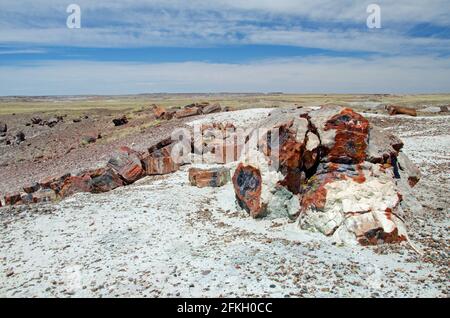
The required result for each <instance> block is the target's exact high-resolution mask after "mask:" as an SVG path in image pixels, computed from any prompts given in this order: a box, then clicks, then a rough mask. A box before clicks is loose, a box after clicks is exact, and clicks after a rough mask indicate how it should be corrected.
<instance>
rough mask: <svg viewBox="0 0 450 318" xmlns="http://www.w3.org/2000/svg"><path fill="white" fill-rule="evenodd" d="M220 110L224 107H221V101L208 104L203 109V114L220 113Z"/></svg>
mask: <svg viewBox="0 0 450 318" xmlns="http://www.w3.org/2000/svg"><path fill="white" fill-rule="evenodd" d="M220 111H222V108H221V107H220V104H219V103H216V104H212V105H207V106H205V107H203V109H202V113H203V114H211V113H218V112H220Z"/></svg>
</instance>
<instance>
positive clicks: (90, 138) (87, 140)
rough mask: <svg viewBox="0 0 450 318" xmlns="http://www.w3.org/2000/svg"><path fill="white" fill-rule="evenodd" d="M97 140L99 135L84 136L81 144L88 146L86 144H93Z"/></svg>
mask: <svg viewBox="0 0 450 318" xmlns="http://www.w3.org/2000/svg"><path fill="white" fill-rule="evenodd" d="M96 141H97V137H95V136H83V137H82V138H81V145H82V146H86V145H89V144H92V143H94V142H96Z"/></svg>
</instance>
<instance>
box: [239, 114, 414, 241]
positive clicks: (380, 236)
mask: <svg viewBox="0 0 450 318" xmlns="http://www.w3.org/2000/svg"><path fill="white" fill-rule="evenodd" d="M305 111H306V112H305ZM260 128H265V129H266V133H265V134H263V137H262V139H261V140H262V141H263V142H262V143H259V144H258V146H257V147H256V148H255V147H252V146H251V145H252V143H250V140H251V139H252V138H253V137H251V138H250V139H249V140H248V141H247V144H246V145H245V147H244V148H245V150H246V151H245V152H244V153H243V155H242V157H241V158H240V163H239V165H238V167H237V169H236V171H235V172H234V175H233V179H232V180H233V186H234V191H235V195H236V201H237V203H238V205H239V206H240V207H241V208H243V209H244V210H246V211H247V212H248V213H249V214H250V215H251V216H253V217H269V218H280V217H287V218H290V219H296V218H297V222H298V226H299V227H301V228H302V229H308V230H312V231H318V232H321V233H323V234H324V235H327V236H330V237H332V239H333V240H335V241H337V242H341V243H346V244H347V243H348V244H354V243H359V244H362V245H372V244H379V243H396V242H401V241H405V240H407V231H406V226H405V217H406V215H405V213H404V212H403V208H404V207H406V208H408V209H409V207H408V206H409V203H408V205H406V204H404V202H405V199H404V195H405V194H408V195H409V192H407V190H405V186H404V185H405V184H406V187H407V188H409V187H408V183H409V185H410V186H414V184H415V183H416V182H417V181H418V180H419V178H420V171H419V169H418V168H417V167H416V166H415V165H414V164H413V163H412V162H411V161H410V160H409V159H408V158H407V157H406V155H405V154H404V153H403V152H402V151H401V150H402V147H403V143H402V141H401V140H400V139H399V138H398V137H396V136H394V135H392V134H389V133H387V132H385V131H383V130H382V129H379V128H377V127H371V126H370V125H369V122H368V120H367V119H366V118H364V117H363V116H362V115H360V114H358V113H356V112H354V111H353V110H351V109H348V108H341V107H335V106H324V107H321V108H320V109H311V108H310V109H277V110H274V111H273V112H272V113H271V115H270V116H269V117H268V118H267V119H265V120H264V121H263V122H262V123H261V124H260ZM276 141H278V142H276ZM276 162H278V165H276V164H275V165H274V163H276ZM406 180H407V182H406ZM408 201H410V202H413V200H408Z"/></svg>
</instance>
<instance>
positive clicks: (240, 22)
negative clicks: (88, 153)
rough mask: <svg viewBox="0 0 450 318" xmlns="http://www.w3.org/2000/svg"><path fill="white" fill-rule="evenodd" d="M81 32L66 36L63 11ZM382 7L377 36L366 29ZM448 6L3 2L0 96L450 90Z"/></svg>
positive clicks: (310, 0) (343, 0)
mask: <svg viewBox="0 0 450 318" xmlns="http://www.w3.org/2000/svg"><path fill="white" fill-rule="evenodd" d="M71 3H75V4H78V5H79V6H80V8H81V28H80V29H69V28H67V26H66V20H67V17H68V15H69V13H66V8H67V6H68V5H69V4H71ZM371 3H376V4H378V5H379V6H380V8H381V26H382V28H381V29H369V28H368V27H367V25H366V20H367V17H368V16H369V13H367V12H366V9H367V6H368V5H369V4H371ZM449 8H450V0H428V1H423V0H378V1H376V0H371V1H365V0H339V1H338V0H277V1H274V0H245V1H233V0H202V1H201V0H148V1H138V0H122V1H113V0H108V1H104V0H95V1H94V0H68V1H65V0H22V1H17V0H1V1H0V95H63V94H70V95H72V94H132V93H152V92H271V91H283V92H296V93H439V92H449V91H450V89H449V88H450V9H449Z"/></svg>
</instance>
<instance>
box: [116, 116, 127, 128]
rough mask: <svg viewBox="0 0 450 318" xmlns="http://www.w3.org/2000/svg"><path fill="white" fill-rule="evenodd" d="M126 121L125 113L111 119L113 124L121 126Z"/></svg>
mask: <svg viewBox="0 0 450 318" xmlns="http://www.w3.org/2000/svg"><path fill="white" fill-rule="evenodd" d="M127 123H128V118H127V116H125V115H123V116H122V117H120V118H115V119H113V124H114V126H122V125H125V124H127Z"/></svg>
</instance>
